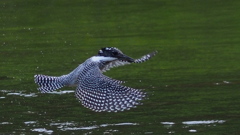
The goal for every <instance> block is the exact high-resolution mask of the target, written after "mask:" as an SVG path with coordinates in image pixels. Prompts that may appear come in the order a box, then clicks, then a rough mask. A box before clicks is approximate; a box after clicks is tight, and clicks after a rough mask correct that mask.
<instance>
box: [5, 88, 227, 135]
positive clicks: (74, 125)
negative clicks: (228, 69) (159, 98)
mask: <svg viewBox="0 0 240 135" xmlns="http://www.w3.org/2000/svg"><path fill="white" fill-rule="evenodd" d="M74 92H75V91H74V90H64V91H56V92H51V93H50V94H72V93H74ZM0 94H1V96H0V100H6V99H8V97H12V96H21V97H25V98H36V97H38V95H39V94H41V93H27V92H26V91H11V90H0ZM27 113H28V114H35V113H34V112H33V111H27ZM39 115H41V114H39ZM40 119H41V117H39V119H38V118H37V119H36V120H33V119H31V120H25V122H22V124H23V125H24V126H22V127H21V129H16V130H17V131H24V133H25V132H26V133H27V132H37V133H41V134H54V133H56V132H59V131H61V132H67V131H70V132H73V131H87V132H92V131H96V130H99V129H103V130H104V133H107V134H108V133H113V132H119V133H120V132H122V128H121V127H123V126H128V127H129V126H130V127H131V126H133V127H139V128H141V127H143V126H144V125H143V123H132V122H122V123H102V124H89V123H88V124H87V125H84V126H83V123H80V122H75V121H60V120H59V121H53V120H50V121H46V123H44V124H43V123H41V122H39V121H41V120H40ZM225 122H226V120H194V121H182V122H174V121H163V122H160V124H159V125H158V126H159V127H160V128H162V129H166V130H167V132H168V133H169V134H173V133H177V132H178V130H179V128H180V129H182V130H185V131H187V132H189V133H196V132H198V127H205V126H207V127H209V126H217V125H219V124H224V123H225ZM14 124H19V123H15V122H8V121H0V125H2V126H7V125H9V126H11V125H14ZM85 124H86V123H85ZM145 124H146V123H145ZM150 125H151V124H150ZM13 132H15V131H13ZM144 133H145V134H154V132H152V131H146V132H144Z"/></svg>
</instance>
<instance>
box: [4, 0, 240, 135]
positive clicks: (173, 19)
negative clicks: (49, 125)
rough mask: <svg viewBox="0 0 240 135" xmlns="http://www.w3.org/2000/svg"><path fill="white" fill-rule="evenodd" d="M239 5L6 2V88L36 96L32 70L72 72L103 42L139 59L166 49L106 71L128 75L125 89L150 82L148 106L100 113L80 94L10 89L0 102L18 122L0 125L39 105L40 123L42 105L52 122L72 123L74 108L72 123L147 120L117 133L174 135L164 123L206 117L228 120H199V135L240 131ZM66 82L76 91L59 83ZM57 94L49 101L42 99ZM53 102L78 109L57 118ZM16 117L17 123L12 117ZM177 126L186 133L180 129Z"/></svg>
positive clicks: (190, 0)
mask: <svg viewBox="0 0 240 135" xmlns="http://www.w3.org/2000/svg"><path fill="white" fill-rule="evenodd" d="M239 6H240V2H239V1H237V0H232V1H219V0H208V1H202V0H181V1H177V0H131V1H129V0H121V1H117V0H101V1H98V0H72V1H67V0H58V1H56V0H41V1H37V0H22V1H17V0H2V1H1V2H0V11H1V12H0V90H13V91H16V92H22V91H24V92H27V93H38V94H39V92H38V91H37V85H35V84H34V81H33V76H34V75H35V74H46V75H52V76H60V75H63V74H67V73H69V72H70V71H72V70H73V69H74V68H76V67H77V66H78V64H81V63H82V62H84V61H85V60H86V59H87V58H89V57H91V56H93V55H96V54H97V52H98V50H99V49H100V48H102V47H117V48H119V49H120V50H122V51H123V52H124V53H125V54H127V55H128V56H130V57H133V58H139V57H141V56H142V55H144V54H146V53H149V52H152V51H154V50H157V51H158V52H159V53H158V54H157V55H156V56H155V57H154V58H153V59H151V60H150V61H147V62H146V63H142V64H132V65H127V66H124V67H119V68H116V69H111V71H108V72H107V73H106V75H108V76H110V77H112V78H115V79H119V80H126V81H127V82H128V83H126V85H127V86H130V87H134V88H139V89H145V91H146V92H147V93H148V95H149V99H147V100H145V101H143V105H142V106H139V107H138V108H136V109H132V110H130V111H127V112H123V113H118V114H109V113H106V114H105V113H100V114H98V113H93V112H91V111H90V110H88V109H86V108H84V107H83V106H81V105H80V103H78V102H77V100H76V99H75V98H74V94H71V95H64V99H65V100H64V101H62V98H63V97H62V96H59V95H49V94H39V96H38V97H35V98H24V97H19V96H11V97H6V98H4V99H0V104H2V105H1V108H0V113H1V116H2V121H10V122H12V123H13V124H12V125H10V126H9V127H7V128H6V127H4V126H1V125H0V127H4V129H6V130H3V131H2V132H1V133H9V132H10V133H11V132H13V131H14V132H16V131H15V129H16V127H18V125H19V123H23V122H24V121H26V120H28V115H26V116H25V117H26V118H25V117H24V118H23V117H20V116H22V115H23V113H24V112H25V111H26V109H28V110H34V112H36V115H35V116H34V117H35V118H36V119H37V121H44V120H40V119H41V118H40V115H39V114H40V113H39V112H41V110H40V108H41V107H43V108H45V111H47V112H49V113H50V114H52V115H46V116H44V117H46V118H47V119H52V120H57V119H60V120H68V119H67V118H64V117H65V115H66V114H71V116H69V117H71V118H70V119H71V120H76V117H77V116H78V115H79V116H85V117H84V118H81V120H82V119H83V121H88V122H89V121H96V122H99V123H101V122H102V121H104V120H105V118H106V119H108V118H109V117H111V120H112V121H110V120H109V121H104V122H106V123H115V122H116V121H118V122H121V120H122V121H132V122H136V123H141V124H140V125H139V126H137V128H138V129H135V130H132V129H131V128H130V129H128V128H126V129H122V128H121V127H120V129H118V132H116V133H119V134H121V133H125V134H126V133H140V134H141V133H146V131H150V132H153V133H167V131H166V129H165V128H164V129H163V130H161V131H163V132H161V131H159V126H160V124H159V123H160V122H161V121H175V122H176V121H184V120H207V119H224V120H226V123H224V124H222V125H221V126H216V127H210V128H207V127H204V126H200V127H197V128H198V130H197V131H198V132H197V133H199V134H201V133H203V134H220V133H222V134H229V133H231V134H237V133H239V132H240V130H239V128H238V127H239V124H240V122H239V118H240V115H239V114H240V107H239V103H240V98H239V96H240V92H239V88H240V87H239V86H240V81H239V76H240V75H239V71H240V64H239V61H240V57H239V54H240V46H239V42H240V38H239V35H240V31H239V29H240V17H239V16H240V8H239ZM66 89H71V88H63V89H62V90H66ZM0 96H2V97H5V96H6V93H3V92H2V93H0ZM51 100H54V101H55V102H53V104H52V106H51V105H48V104H46V103H43V102H44V101H48V102H51ZM11 102H17V103H19V105H18V106H17V105H16V104H10V103H11ZM70 102H71V105H69V104H70ZM29 103H31V104H29ZM9 104H10V105H9ZM53 106H59V108H57V110H59V109H60V108H62V107H63V108H64V107H69V108H74V109H73V110H71V109H70V110H62V111H63V112H62V114H59V115H57V113H59V112H56V108H54V109H53V108H52V107H53ZM29 108H30V109H29ZM16 109H17V111H16ZM80 110H81V111H80ZM42 111H43V110H42ZM7 112H12V113H9V114H7ZM16 112H17V113H16ZM55 113H56V114H55ZM78 113H79V114H78ZM89 113H90V114H89ZM53 114H54V115H53ZM56 115H57V116H56ZM93 115H96V116H95V117H93ZM133 116H135V117H133ZM10 117H12V118H13V119H10ZM99 117H101V118H99ZM17 118H19V119H18V120H19V121H20V122H19V123H18V122H17V123H16V124H15V120H16V119H17ZM119 118H120V119H119ZM78 119H80V118H78ZM237 119H238V120H237ZM0 122H1V121H0ZM43 123H44V122H43ZM150 123H155V124H153V125H155V126H153V125H151V124H150ZM156 123H158V125H156ZM20 125H21V124H20ZM141 126H144V127H146V128H147V129H144V130H143V129H139V127H141ZM22 127H23V128H26V127H24V125H22ZM2 129H3V128H2ZM26 129H27V128H26ZM173 130H174V131H176V133H184V134H185V133H188V132H186V130H184V128H182V127H181V126H180V127H178V126H177V127H176V128H174V129H173ZM25 132H26V133H28V130H26V131H25ZM29 132H30V130H29ZM56 132H58V130H57V129H56V131H55V130H54V133H56ZM93 132H94V131H93ZM99 132H100V133H103V132H102V131H101V130H100V131H99ZM99 132H98V133H99ZM23 133H24V132H23Z"/></svg>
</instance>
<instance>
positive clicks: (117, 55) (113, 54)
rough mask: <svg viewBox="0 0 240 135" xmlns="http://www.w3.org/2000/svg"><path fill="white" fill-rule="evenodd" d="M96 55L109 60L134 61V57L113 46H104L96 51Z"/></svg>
mask: <svg viewBox="0 0 240 135" xmlns="http://www.w3.org/2000/svg"><path fill="white" fill-rule="evenodd" d="M98 56H103V57H105V58H109V60H110V59H111V60H120V61H126V62H131V63H132V62H134V59H133V58H131V57H129V56H127V55H125V54H123V53H122V51H120V50H119V49H117V48H115V47H105V48H102V49H100V50H99V51H98Z"/></svg>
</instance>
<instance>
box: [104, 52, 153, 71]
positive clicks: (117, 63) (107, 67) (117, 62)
mask: <svg viewBox="0 0 240 135" xmlns="http://www.w3.org/2000/svg"><path fill="white" fill-rule="evenodd" d="M156 54H157V51H154V52H151V53H149V54H146V55H143V56H142V57H141V58H139V59H135V60H134V62H133V63H142V62H145V61H147V60H149V59H150V58H152V57H153V56H155V55H156ZM127 64H131V63H130V62H127V61H121V60H115V61H112V62H110V63H108V64H106V65H105V66H104V67H103V68H102V69H101V71H102V72H106V71H107V70H110V69H111V68H114V67H118V66H124V65H127Z"/></svg>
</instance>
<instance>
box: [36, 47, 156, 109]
mask: <svg viewBox="0 0 240 135" xmlns="http://www.w3.org/2000/svg"><path fill="white" fill-rule="evenodd" d="M156 54H157V51H153V52H151V53H148V54H146V55H143V56H142V57H140V58H139V59H133V58H131V57H129V56H127V55H125V54H124V53H123V52H122V51H121V50H119V49H118V48H116V47H104V48H101V49H100V50H99V51H98V54H97V55H95V56H92V57H90V58H88V59H87V60H86V61H85V62H83V63H82V64H80V65H79V66H78V67H77V68H75V69H74V70H73V71H72V72H70V73H69V74H66V75H62V76H48V75H42V74H37V75H34V81H35V83H36V84H37V85H39V88H38V90H39V91H40V92H41V93H49V92H53V91H54V90H57V89H60V88H62V87H64V86H74V87H76V91H75V96H76V97H77V99H78V100H79V101H80V102H81V104H82V105H83V106H84V107H86V108H89V109H91V110H92V111H95V112H119V111H125V110H130V109H131V108H135V107H136V106H137V105H139V104H141V102H140V101H141V100H143V99H145V97H146V92H144V91H143V90H141V89H135V88H131V87H127V86H124V85H123V83H124V81H120V80H116V79H113V78H110V77H108V76H105V75H104V74H103V73H104V72H106V71H108V70H110V69H111V68H113V67H118V66H123V65H127V64H131V63H142V62H145V61H147V60H149V59H150V58H152V57H153V56H155V55H156Z"/></svg>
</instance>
